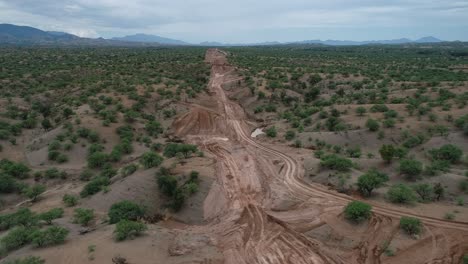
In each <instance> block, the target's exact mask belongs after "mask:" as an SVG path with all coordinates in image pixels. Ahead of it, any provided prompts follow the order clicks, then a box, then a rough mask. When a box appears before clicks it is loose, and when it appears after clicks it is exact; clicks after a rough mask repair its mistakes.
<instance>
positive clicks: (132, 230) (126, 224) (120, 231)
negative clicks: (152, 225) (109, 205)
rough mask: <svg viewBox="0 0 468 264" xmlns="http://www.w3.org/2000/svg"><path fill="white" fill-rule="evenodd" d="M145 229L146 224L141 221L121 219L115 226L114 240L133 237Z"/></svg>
mask: <svg viewBox="0 0 468 264" xmlns="http://www.w3.org/2000/svg"><path fill="white" fill-rule="evenodd" d="M146 229H147V227H146V225H145V224H143V223H139V222H135V221H130V220H121V221H120V222H118V223H117V225H116V226H115V231H114V235H115V240H117V241H122V240H125V239H127V238H133V237H136V236H139V235H140V234H141V233H142V232H143V231H145V230H146Z"/></svg>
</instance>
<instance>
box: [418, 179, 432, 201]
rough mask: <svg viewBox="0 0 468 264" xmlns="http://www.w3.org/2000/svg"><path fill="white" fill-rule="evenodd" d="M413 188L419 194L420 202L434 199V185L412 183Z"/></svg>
mask: <svg viewBox="0 0 468 264" xmlns="http://www.w3.org/2000/svg"><path fill="white" fill-rule="evenodd" d="M413 190H414V191H415V192H416V193H417V194H418V195H419V198H420V200H421V201H422V202H429V201H432V200H434V187H433V186H432V185H430V184H427V183H419V184H416V185H413Z"/></svg>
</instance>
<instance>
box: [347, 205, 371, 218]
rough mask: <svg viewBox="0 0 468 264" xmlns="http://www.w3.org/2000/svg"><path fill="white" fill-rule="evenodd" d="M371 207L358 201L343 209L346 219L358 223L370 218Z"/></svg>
mask: <svg viewBox="0 0 468 264" xmlns="http://www.w3.org/2000/svg"><path fill="white" fill-rule="evenodd" d="M371 210H372V206H371V205H369V204H366V203H363V202H360V201H352V202H350V203H348V205H347V206H346V207H345V209H344V214H345V217H346V219H348V220H351V221H353V222H356V223H359V222H362V221H364V220H367V219H369V218H370V216H371Z"/></svg>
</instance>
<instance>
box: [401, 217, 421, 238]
mask: <svg viewBox="0 0 468 264" xmlns="http://www.w3.org/2000/svg"><path fill="white" fill-rule="evenodd" d="M400 228H401V229H402V230H403V231H405V233H406V234H408V235H419V234H420V233H421V231H422V223H421V220H419V219H417V218H414V217H408V216H402V217H401V218H400Z"/></svg>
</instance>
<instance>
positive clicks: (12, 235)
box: [0, 226, 35, 251]
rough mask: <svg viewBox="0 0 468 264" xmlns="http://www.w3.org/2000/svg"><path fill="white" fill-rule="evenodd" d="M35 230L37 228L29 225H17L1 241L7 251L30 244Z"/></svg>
mask: <svg viewBox="0 0 468 264" xmlns="http://www.w3.org/2000/svg"><path fill="white" fill-rule="evenodd" d="M33 231H35V229H32V228H29V227H24V226H19V227H15V228H14V229H12V230H11V231H10V232H8V234H6V235H5V236H3V237H2V238H1V240H0V243H1V245H2V248H3V249H5V250H6V251H12V250H15V249H18V248H21V247H22V246H24V245H27V244H29V243H30V242H31V233H32V232H33Z"/></svg>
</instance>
